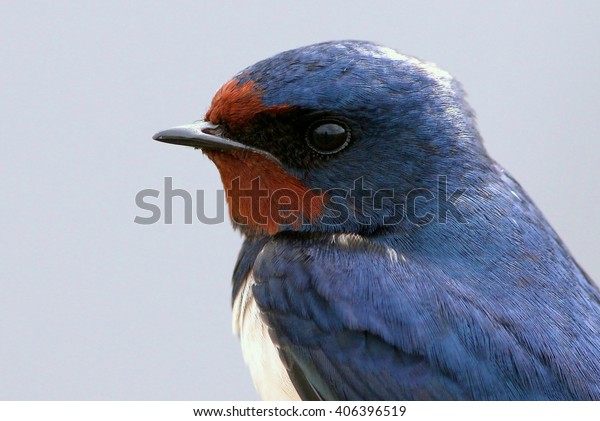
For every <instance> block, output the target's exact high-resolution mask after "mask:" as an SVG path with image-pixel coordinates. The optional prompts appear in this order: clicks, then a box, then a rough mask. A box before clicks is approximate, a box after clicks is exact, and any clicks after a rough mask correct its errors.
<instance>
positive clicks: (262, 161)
mask: <svg viewBox="0 0 600 421" xmlns="http://www.w3.org/2000/svg"><path fill="white" fill-rule="evenodd" d="M205 154H206V155H207V156H208V157H209V158H210V159H211V160H212V161H213V162H214V163H215V165H216V166H217V168H218V170H219V173H220V174H221V180H222V182H223V186H224V188H225V192H226V197H227V204H228V205H229V213H230V217H231V219H232V221H233V222H234V224H235V225H236V226H238V227H239V228H241V229H242V230H243V231H245V232H247V233H252V234H269V235H273V234H275V233H277V232H279V231H280V230H281V229H282V228H283V227H285V228H287V229H296V230H298V229H300V228H301V226H302V225H303V224H310V223H312V222H314V221H316V220H317V218H318V217H319V216H320V215H321V213H322V212H323V207H324V202H325V200H326V196H325V195H324V194H323V193H321V192H320V191H318V190H314V189H309V188H308V187H306V186H305V185H304V184H303V183H302V181H300V180H299V179H298V178H296V177H294V176H292V175H290V174H288V173H287V172H286V171H285V170H284V169H283V168H281V166H280V165H278V164H277V163H275V162H273V161H272V160H270V159H269V158H267V157H264V156H262V155H259V154H255V153H248V152H240V151H233V152H215V151H206V152H205Z"/></svg>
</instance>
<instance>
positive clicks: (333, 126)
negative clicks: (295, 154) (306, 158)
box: [306, 120, 350, 155]
mask: <svg viewBox="0 0 600 421" xmlns="http://www.w3.org/2000/svg"><path fill="white" fill-rule="evenodd" d="M349 142H350V128H349V127H348V126H347V125H346V123H343V122H341V121H335V120H320V121H317V122H315V123H313V124H312V125H311V126H310V127H309V128H308V131H307V132H306V143H307V144H308V146H310V147H311V149H313V150H314V151H316V152H318V153H320V154H324V155H329V154H332V153H336V152H339V151H341V150H342V149H344V148H345V147H346V145H348V143H349Z"/></svg>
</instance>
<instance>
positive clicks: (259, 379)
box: [233, 275, 300, 401]
mask: <svg viewBox="0 0 600 421" xmlns="http://www.w3.org/2000/svg"><path fill="white" fill-rule="evenodd" d="M252 285H254V279H253V278H252V276H251V275H250V276H249V277H248V278H247V279H246V281H245V282H244V285H243V286H242V288H240V292H239V293H238V295H237V297H236V298H235V301H234V303H233V332H234V333H235V334H236V335H238V336H239V337H240V341H241V344H242V353H243V354H244V361H246V364H247V365H248V368H249V369H250V375H251V376H252V380H253V381H254V387H256V390H257V391H258V394H259V395H260V397H261V398H262V399H263V400H273V401H274V400H286V401H290V400H295V401H298V400H300V396H298V393H297V392H296V389H295V388H294V386H293V385H292V382H291V380H290V377H289V376H288V373H287V370H286V369H285V367H284V366H283V364H282V362H281V359H280V358H279V353H278V351H277V348H276V347H275V345H273V342H272V341H271V338H270V337H269V332H268V331H267V326H266V325H265V323H264V322H263V320H262V316H261V314H260V309H259V308H258V305H257V304H256V301H255V300H254V297H253V296H252Z"/></svg>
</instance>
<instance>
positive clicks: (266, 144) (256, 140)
mask: <svg viewBox="0 0 600 421" xmlns="http://www.w3.org/2000/svg"><path fill="white" fill-rule="evenodd" d="M154 139H156V140H159V141H162V142H167V143H173V144H181V145H187V146H192V147H195V148H200V149H202V151H203V152H204V153H205V154H206V155H207V156H208V157H209V158H210V159H211V160H212V161H213V162H214V163H215V164H216V166H217V167H218V170H219V172H220V174H221V178H222V181H223V184H224V188H225V190H226V192H227V201H228V205H229V209H230V216H231V219H232V221H233V223H234V226H236V227H238V228H240V229H242V230H243V232H245V233H246V234H248V235H261V234H268V235H272V234H275V233H277V232H281V231H313V232H314V231H317V232H372V231H374V230H377V229H378V228H380V227H382V226H383V225H384V224H385V221H386V218H388V220H389V218H390V216H391V215H392V214H396V213H397V212H398V206H399V205H400V206H401V204H402V203H403V202H404V201H405V199H406V197H407V194H409V192H411V191H414V190H415V189H427V188H434V183H436V181H437V179H438V177H439V176H440V175H444V176H447V177H453V179H456V180H457V181H459V180H460V179H463V178H464V177H465V176H466V175H468V174H469V173H473V165H476V163H477V162H481V161H482V160H481V157H484V156H485V151H484V150H483V147H482V145H481V141H480V139H479V135H478V133H477V129H476V127H475V121H474V116H473V113H472V112H471V109H470V108H469V106H468V105H467V104H466V102H465V100H464V94H463V91H462V89H461V87H460V85H459V84H458V83H457V82H456V81H455V80H454V79H453V78H452V77H451V76H450V75H449V74H448V73H446V72H445V71H443V70H440V69H439V68H437V67H435V66H434V65H432V64H428V63H425V62H423V61H420V60H418V59H416V58H413V57H409V56H405V55H402V54H399V53H397V52H396V51H394V50H391V49H389V48H386V47H382V46H379V45H376V44H373V43H370V42H363V41H338V42H327V43H321V44H315V45H311V46H307V47H302V48H298V49H294V50H290V51H286V52H283V53H280V54H278V55H275V56H273V57H271V58H269V59H266V60H263V61H260V62H258V63H256V64H254V65H252V66H250V67H248V68H246V69H245V70H243V71H241V72H240V73H238V74H237V75H236V76H234V77H233V78H232V79H231V80H229V81H228V82H227V83H225V84H224V85H223V86H222V87H221V88H220V89H219V90H218V91H217V93H216V94H215V96H214V98H213V100H212V103H211V106H210V108H209V110H208V112H207V113H206V115H205V117H204V119H203V120H200V121H198V122H196V123H194V124H191V125H187V126H180V127H175V128H172V129H168V130H165V131H162V132H159V133H157V134H156V135H155V136H154ZM381 192H384V193H381Z"/></svg>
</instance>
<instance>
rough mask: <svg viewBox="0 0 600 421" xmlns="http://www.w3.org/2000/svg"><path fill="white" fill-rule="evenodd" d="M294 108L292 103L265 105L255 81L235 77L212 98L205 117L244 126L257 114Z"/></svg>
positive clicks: (214, 121) (212, 120)
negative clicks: (242, 80)
mask: <svg viewBox="0 0 600 421" xmlns="http://www.w3.org/2000/svg"><path fill="white" fill-rule="evenodd" d="M291 108H293V107H292V106H290V105H279V106H265V104H264V103H263V101H262V94H261V89H259V88H258V87H257V86H256V85H255V83H254V82H253V81H248V82H244V83H242V84H240V83H239V81H237V80H235V79H233V80H230V81H229V82H227V83H225V84H224V85H223V86H221V88H220V89H219V90H218V91H217V93H216V94H215V96H214V97H213V99H212V102H211V105H210V108H209V110H208V111H207V112H206V116H205V119H206V120H208V121H210V122H211V123H214V124H227V125H228V126H229V127H233V128H236V127H243V126H244V125H245V124H247V123H249V122H250V121H251V120H252V119H253V118H254V117H255V116H256V115H257V114H260V113H264V112H270V113H281V112H284V111H287V110H290V109H291Z"/></svg>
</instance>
